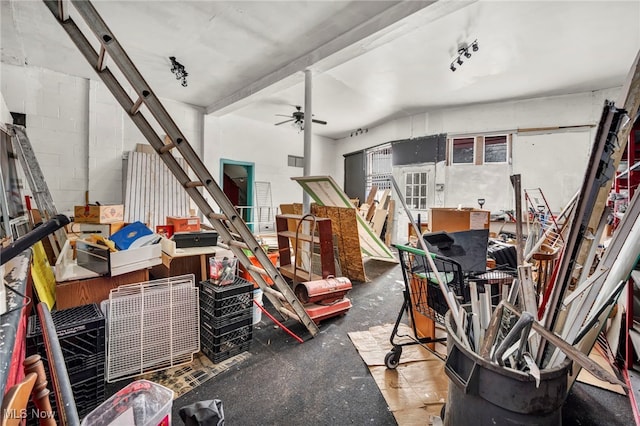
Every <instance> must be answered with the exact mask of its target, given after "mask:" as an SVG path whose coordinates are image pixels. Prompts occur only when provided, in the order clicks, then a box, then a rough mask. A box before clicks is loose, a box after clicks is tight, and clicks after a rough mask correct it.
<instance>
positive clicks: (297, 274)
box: [276, 214, 336, 282]
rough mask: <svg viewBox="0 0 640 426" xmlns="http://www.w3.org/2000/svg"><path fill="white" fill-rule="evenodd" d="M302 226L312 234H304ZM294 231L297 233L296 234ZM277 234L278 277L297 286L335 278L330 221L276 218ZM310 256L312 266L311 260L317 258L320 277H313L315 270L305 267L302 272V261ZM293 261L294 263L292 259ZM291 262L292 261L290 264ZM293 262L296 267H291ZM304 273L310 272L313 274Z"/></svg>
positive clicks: (286, 216)
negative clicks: (279, 275) (290, 280)
mask: <svg viewBox="0 0 640 426" xmlns="http://www.w3.org/2000/svg"><path fill="white" fill-rule="evenodd" d="M301 222H306V224H307V225H308V228H307V229H311V231H307V233H304V231H303V229H305V226H304V225H305V223H301ZM298 225H299V226H298ZM314 228H315V229H314ZM297 229H298V231H296V230H297ZM276 230H277V235H278V251H279V254H280V273H281V274H282V275H283V276H285V277H287V278H289V279H292V280H294V281H296V282H305V281H315V280H321V279H325V278H327V277H329V276H335V275H336V268H335V261H334V257H333V234H332V232H331V219H327V218H319V217H315V216H312V215H305V216H300V215H292V214H283V215H277V216H276ZM292 248H293V249H292ZM292 250H293V253H292ZM309 253H311V257H312V261H311V264H314V262H313V258H314V257H318V256H319V259H320V262H319V269H320V270H321V275H319V274H317V273H314V271H313V269H314V268H309V267H306V269H305V267H303V266H302V265H303V262H302V261H301V260H302V257H303V256H304V255H305V254H307V259H308V254H309ZM296 257H297V259H295V258H296ZM292 258H294V259H295V260H292ZM293 262H296V263H295V264H294V263H293ZM296 265H297V266H296ZM307 269H312V271H309V270H307Z"/></svg>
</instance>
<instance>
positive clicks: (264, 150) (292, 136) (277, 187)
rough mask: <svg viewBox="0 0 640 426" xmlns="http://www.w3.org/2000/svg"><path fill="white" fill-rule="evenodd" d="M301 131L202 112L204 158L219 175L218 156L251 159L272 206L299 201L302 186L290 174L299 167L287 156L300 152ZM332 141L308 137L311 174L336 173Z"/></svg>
mask: <svg viewBox="0 0 640 426" xmlns="http://www.w3.org/2000/svg"><path fill="white" fill-rule="evenodd" d="M303 138H304V135H303V134H302V133H298V132H297V131H295V130H294V129H293V128H290V127H287V126H279V127H276V126H273V125H267V124H264V123H260V122H257V121H254V120H251V119H247V118H244V117H240V116H234V115H227V116H223V117H214V116H205V134H204V140H205V143H204V156H203V158H204V162H205V165H206V166H207V168H208V169H209V171H210V172H211V174H212V175H213V177H214V178H215V179H216V180H218V181H219V179H220V159H221V158H224V159H227V160H235V161H244V162H250V163H254V165H255V168H254V170H255V180H256V181H264V182H270V183H271V194H272V201H273V205H274V207H278V206H279V205H280V204H284V203H301V202H302V188H301V187H300V185H298V184H297V183H296V182H295V181H293V180H291V178H292V177H298V176H302V168H300V167H289V166H288V165H287V164H288V163H287V156H288V155H295V156H299V157H302V156H303V155H304V141H303ZM335 144H336V141H334V140H333V139H328V138H324V137H321V136H317V135H314V136H313V137H312V140H311V159H312V160H311V172H310V173H311V175H330V176H335V175H336V165H337V164H338V163H340V162H336V157H335V154H334V151H335Z"/></svg>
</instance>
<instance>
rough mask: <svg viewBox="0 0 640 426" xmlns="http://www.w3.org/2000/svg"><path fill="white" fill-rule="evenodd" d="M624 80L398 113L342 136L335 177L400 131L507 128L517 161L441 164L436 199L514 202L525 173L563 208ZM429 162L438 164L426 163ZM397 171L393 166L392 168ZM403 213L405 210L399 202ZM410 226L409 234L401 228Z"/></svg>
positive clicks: (449, 203) (497, 204)
mask: <svg viewBox="0 0 640 426" xmlns="http://www.w3.org/2000/svg"><path fill="white" fill-rule="evenodd" d="M619 92H620V88H611V89H605V90H599V91H594V92H588V93H578V94H572V95H564V96H554V97H545V98H539V99H528V100H520V101H512V102H502V103H491V104H480V105H470V106H465V107H460V108H452V109H443V110H439V111H431V112H429V113H424V114H418V115H415V116H411V117H406V118H402V119H397V120H393V121H391V122H388V123H384V124H382V125H380V126H377V127H374V128H371V129H369V131H368V132H367V133H364V134H362V135H359V136H357V137H347V138H344V139H341V140H339V141H337V144H336V160H337V161H338V162H339V163H340V166H338V167H337V176H336V181H338V182H340V183H342V182H343V180H344V158H343V156H344V154H347V153H350V152H354V151H358V150H361V149H366V148H368V147H372V146H376V145H379V144H382V143H386V142H389V141H393V140H398V139H408V138H414V137H419V136H425V135H433V134H437V133H447V134H448V135H449V136H452V135H453V136H455V135H474V134H482V133H492V132H496V133H497V132H502V133H504V132H505V131H508V132H510V133H512V132H513V133H515V135H514V137H513V144H512V163H511V164H500V165H481V166H468V165H455V166H444V165H442V164H439V165H438V166H437V167H436V173H435V176H436V177H435V182H437V183H444V184H445V186H444V191H443V193H442V194H438V193H436V197H435V201H434V205H437V206H443V205H444V206H445V207H457V206H458V205H462V206H463V207H477V206H478V204H477V199H478V198H485V200H486V204H485V205H484V209H487V210H491V211H498V210H503V209H504V210H509V209H513V208H514V204H515V201H514V193H513V189H512V187H511V183H510V181H509V176H510V175H512V174H521V176H522V188H523V189H529V188H541V189H542V191H543V192H544V195H545V197H546V198H547V200H548V202H549V204H550V206H551V209H552V210H553V211H560V210H561V209H562V208H563V207H564V206H565V205H566V203H567V202H568V201H569V200H570V199H571V197H572V196H573V195H574V194H575V192H576V191H577V190H578V189H579V188H580V185H581V184H582V179H583V177H584V172H585V167H586V163H587V161H588V158H589V151H590V149H591V145H592V144H593V140H594V138H595V132H596V127H595V126H596V125H597V123H598V121H599V119H600V116H601V114H602V108H603V105H604V102H605V100H607V99H608V100H616V99H617V96H618V94H619ZM581 125H587V126H593V127H587V128H586V129H585V128H582V129H574V130H568V131H539V132H520V133H519V134H518V133H517V130H518V129H521V130H522V129H534V128H535V129H539V128H544V127H562V126H581ZM427 166H429V167H431V166H432V165H427ZM395 174H396V172H395V171H394V175H395ZM397 213H399V214H400V215H404V212H403V211H402V210H401V208H400V209H399V210H398V212H397ZM397 231H398V232H400V234H396V241H399V240H403V239H406V230H404V229H397ZM403 233H404V234H403Z"/></svg>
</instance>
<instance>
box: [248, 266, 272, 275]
mask: <svg viewBox="0 0 640 426" xmlns="http://www.w3.org/2000/svg"><path fill="white" fill-rule="evenodd" d="M247 269H248V270H250V271H253V272H257V273H259V274H260V275H267V271H265V270H264V269H262V268H259V267H257V266H255V265H249V266H247Z"/></svg>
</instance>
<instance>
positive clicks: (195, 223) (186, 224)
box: [167, 216, 200, 233]
mask: <svg viewBox="0 0 640 426" xmlns="http://www.w3.org/2000/svg"><path fill="white" fill-rule="evenodd" d="M167 225H172V226H173V232H174V233H175V232H194V231H195V232H197V231H199V230H200V218H199V217H197V216H191V217H176V216H167Z"/></svg>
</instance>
